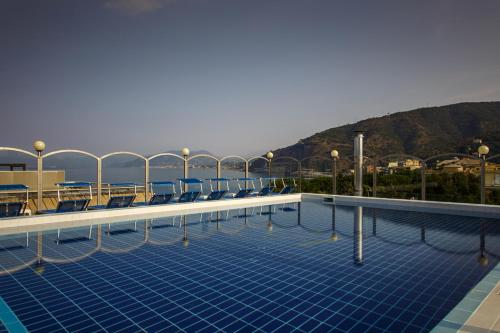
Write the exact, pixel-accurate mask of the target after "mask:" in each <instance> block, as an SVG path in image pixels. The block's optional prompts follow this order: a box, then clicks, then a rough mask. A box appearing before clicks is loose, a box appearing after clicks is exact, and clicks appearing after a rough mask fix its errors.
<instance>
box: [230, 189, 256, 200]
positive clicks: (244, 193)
mask: <svg viewBox="0 0 500 333" xmlns="http://www.w3.org/2000/svg"><path fill="white" fill-rule="evenodd" d="M253 190H254V189H253V188H244V189H241V190H239V191H238V193H236V194H235V195H234V197H235V198H244V197H247V196H248V195H249V194H250V193H252V192H253Z"/></svg>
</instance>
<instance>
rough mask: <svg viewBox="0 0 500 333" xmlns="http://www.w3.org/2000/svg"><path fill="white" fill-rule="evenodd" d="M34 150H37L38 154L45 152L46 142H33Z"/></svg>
mask: <svg viewBox="0 0 500 333" xmlns="http://www.w3.org/2000/svg"><path fill="white" fill-rule="evenodd" d="M33 148H35V150H36V151H37V152H38V153H41V152H42V151H44V150H45V142H43V141H42V140H36V141H35V142H33Z"/></svg>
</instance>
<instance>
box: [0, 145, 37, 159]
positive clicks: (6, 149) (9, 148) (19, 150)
mask: <svg viewBox="0 0 500 333" xmlns="http://www.w3.org/2000/svg"><path fill="white" fill-rule="evenodd" d="M2 150H3V151H15V152H18V153H23V154H26V155H29V156H31V157H34V158H37V157H38V156H36V155H35V154H33V153H32V152H29V151H27V150H24V149H19V148H14V147H0V151H2Z"/></svg>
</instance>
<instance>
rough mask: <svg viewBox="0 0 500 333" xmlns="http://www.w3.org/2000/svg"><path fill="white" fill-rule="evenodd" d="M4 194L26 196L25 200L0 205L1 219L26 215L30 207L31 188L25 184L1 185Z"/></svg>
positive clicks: (0, 190) (0, 188)
mask: <svg viewBox="0 0 500 333" xmlns="http://www.w3.org/2000/svg"><path fill="white" fill-rule="evenodd" d="M0 192H2V194H4V193H6V194H7V193H8V194H20V193H21V194H26V199H25V200H17V199H16V201H10V202H2V203H0V218H2V217H13V216H20V215H24V213H25V210H26V206H27V205H28V198H29V187H28V186H26V185H23V184H6V185H0Z"/></svg>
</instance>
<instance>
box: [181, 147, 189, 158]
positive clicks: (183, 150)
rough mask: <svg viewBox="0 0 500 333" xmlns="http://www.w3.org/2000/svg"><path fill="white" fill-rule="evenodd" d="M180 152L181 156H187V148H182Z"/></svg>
mask: <svg viewBox="0 0 500 333" xmlns="http://www.w3.org/2000/svg"><path fill="white" fill-rule="evenodd" d="M181 153H182V156H184V157H186V156H189V148H186V147H184V148H182V150H181Z"/></svg>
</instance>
